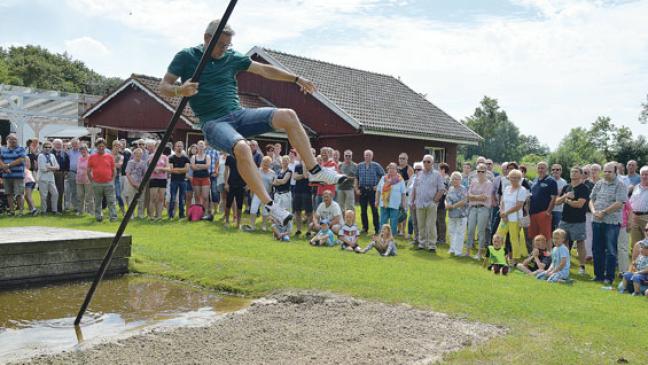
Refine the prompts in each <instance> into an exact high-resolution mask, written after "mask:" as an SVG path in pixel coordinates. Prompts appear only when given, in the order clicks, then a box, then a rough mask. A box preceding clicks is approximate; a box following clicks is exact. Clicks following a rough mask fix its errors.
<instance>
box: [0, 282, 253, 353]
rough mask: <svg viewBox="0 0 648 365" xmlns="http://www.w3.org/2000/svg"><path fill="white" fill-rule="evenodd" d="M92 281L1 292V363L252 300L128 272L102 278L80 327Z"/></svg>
mask: <svg viewBox="0 0 648 365" xmlns="http://www.w3.org/2000/svg"><path fill="white" fill-rule="evenodd" d="M89 287H90V283H88V282H75V283H66V284H58V285H49V286H45V287H40V288H32V289H20V290H11V291H0V363H3V362H7V361H11V360H18V359H24V358H28V357H32V356H36V355H38V354H40V353H52V352H59V351H63V350H69V349H74V348H78V347H79V346H80V345H83V344H84V343H94V342H99V341H102V340H107V339H110V338H112V337H126V336H129V335H133V334H137V333H140V332H141V331H144V330H147V329H151V328H159V327H180V326H200V325H204V324H207V323H209V322H210V321H212V320H214V319H215V318H217V317H218V316H219V315H222V314H223V313H226V312H233V311H236V310H239V309H242V308H244V307H246V306H247V305H248V300H246V299H242V298H238V297H227V296H223V295H220V294H217V293H214V292H210V291H207V290H204V289H200V288H195V287H192V286H189V285H186V284H183V283H179V282H175V281H169V280H163V279H159V278H154V277H148V276H137V275H127V276H123V277H120V278H115V279H106V280H104V281H102V283H101V285H100V286H99V288H98V289H97V291H96V293H95V296H94V298H93V300H92V303H91V304H90V307H89V308H88V312H87V313H86V315H85V317H84V319H83V321H82V322H81V327H80V330H76V331H75V327H74V326H73V322H74V317H75V316H76V313H77V311H78V309H79V306H80V305H81V303H82V301H83V298H84V296H85V293H86V292H87V290H88V288H89Z"/></svg>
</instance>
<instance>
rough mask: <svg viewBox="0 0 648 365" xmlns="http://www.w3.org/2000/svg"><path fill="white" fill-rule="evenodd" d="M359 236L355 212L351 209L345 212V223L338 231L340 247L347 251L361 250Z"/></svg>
mask: <svg viewBox="0 0 648 365" xmlns="http://www.w3.org/2000/svg"><path fill="white" fill-rule="evenodd" d="M359 236H360V230H358V226H356V225H355V212H354V211H352V210H350V209H349V210H347V211H346V212H344V225H343V226H342V228H340V230H339V231H338V242H339V243H340V248H341V249H343V250H347V251H360V247H359V246H358V237H359Z"/></svg>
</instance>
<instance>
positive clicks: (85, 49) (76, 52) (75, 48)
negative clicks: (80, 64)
mask: <svg viewBox="0 0 648 365" xmlns="http://www.w3.org/2000/svg"><path fill="white" fill-rule="evenodd" d="M63 44H64V45H65V50H66V51H67V52H68V53H69V54H71V55H72V56H74V57H76V58H81V59H87V58H95V57H103V56H107V55H109V54H110V50H108V47H106V45H104V44H103V43H101V42H100V41H98V40H96V39H94V38H92V37H87V36H86V37H81V38H75V39H70V40H67V41H65V42H63Z"/></svg>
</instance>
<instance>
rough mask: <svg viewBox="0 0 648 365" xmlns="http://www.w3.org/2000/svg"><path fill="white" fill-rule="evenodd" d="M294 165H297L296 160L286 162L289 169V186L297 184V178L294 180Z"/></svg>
mask: <svg viewBox="0 0 648 365" xmlns="http://www.w3.org/2000/svg"><path fill="white" fill-rule="evenodd" d="M295 166H297V162H289V163H288V170H290V172H291V174H290V186H295V184H297V180H295Z"/></svg>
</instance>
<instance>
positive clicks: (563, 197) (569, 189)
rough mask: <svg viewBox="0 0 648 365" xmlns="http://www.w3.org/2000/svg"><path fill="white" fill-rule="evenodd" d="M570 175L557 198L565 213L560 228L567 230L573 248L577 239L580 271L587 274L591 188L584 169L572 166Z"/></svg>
mask: <svg viewBox="0 0 648 365" xmlns="http://www.w3.org/2000/svg"><path fill="white" fill-rule="evenodd" d="M569 176H570V178H571V182H570V184H569V185H566V186H565V187H563V189H562V191H561V192H560V193H559V196H558V198H557V199H556V204H564V206H563V213H562V218H561V220H560V223H559V224H558V227H559V228H562V229H564V230H565V231H566V232H567V242H568V243H569V249H570V250H571V248H572V244H573V242H574V241H576V248H577V250H578V261H579V263H580V268H579V270H578V273H579V274H581V275H583V274H585V259H586V256H587V254H586V252H585V237H586V234H585V228H586V225H585V220H586V218H585V214H586V213H587V201H588V200H589V195H590V189H588V188H587V186H586V185H585V184H584V183H583V170H582V169H581V168H580V167H572V168H571V170H570V172H569Z"/></svg>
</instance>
